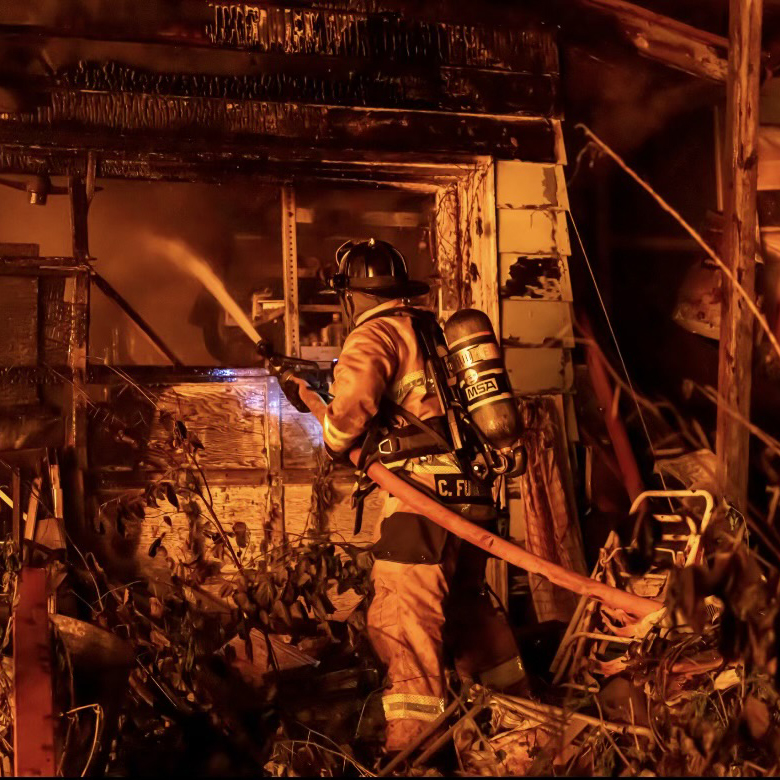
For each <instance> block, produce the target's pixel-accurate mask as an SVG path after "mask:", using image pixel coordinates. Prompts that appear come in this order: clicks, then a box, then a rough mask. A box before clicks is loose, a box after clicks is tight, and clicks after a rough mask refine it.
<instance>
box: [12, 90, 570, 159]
mask: <svg viewBox="0 0 780 780" xmlns="http://www.w3.org/2000/svg"><path fill="white" fill-rule="evenodd" d="M91 133H95V134H99V135H102V136H103V139H101V140H108V141H109V142H110V137H111V135H112V134H116V133H122V134H123V137H121V138H120V137H118V136H114V137H115V141H114V144H115V145H114V148H116V149H120V148H127V146H128V143H129V140H130V137H131V136H135V137H136V139H137V140H139V141H140V143H141V144H142V145H145V146H146V150H147V152H148V153H149V154H154V153H156V151H157V150H158V149H159V148H160V145H161V137H162V136H167V137H168V138H169V139H173V140H175V142H176V146H177V148H179V149H185V148H187V147H189V148H190V149H192V150H193V151H195V152H197V151H198V150H199V151H208V150H209V149H210V148H211V149H213V148H215V147H217V146H221V145H222V144H224V143H232V144H234V145H236V146H243V147H244V149H245V150H249V149H254V150H255V151H256V152H257V151H258V149H264V150H267V149H273V148H276V149H279V148H280V147H283V146H284V145H290V144H291V143H293V144H298V145H302V146H309V147H311V146H313V147H316V148H318V149H324V150H354V151H358V152H359V151H375V152H405V151H407V150H409V149H414V150H416V151H417V152H418V153H423V152H425V153H441V154H445V153H453V154H471V155H475V154H477V155H478V154H492V155H495V156H497V157H500V158H507V159H514V158H521V159H523V160H527V161H531V162H553V161H554V160H555V130H554V125H553V122H551V121H549V120H546V119H543V118H534V117H514V116H489V115H488V116H486V115H479V114H466V113H454V112H438V111H409V110H393V109H373V108H371V109H366V108H342V107H337V106H320V105H312V104H301V103H291V102H286V103H281V102H267V101H231V100H225V99H222V98H185V97H166V96H163V95H147V94H140V93H122V92H120V93H116V92H111V93H101V92H82V91H77V90H64V89H58V90H55V91H53V92H52V95H51V105H50V106H48V107H46V108H43V109H39V110H37V111H36V112H34V113H31V114H27V115H17V116H14V117H13V118H12V119H11V120H9V121H2V119H0V144H2V143H12V144H14V143H15V144H23V145H27V146H33V145H37V144H39V143H40V145H42V146H43V147H45V146H47V145H55V144H59V145H65V146H72V147H73V148H82V149H88V148H92V147H93V146H94V142H95V139H94V138H91V137H90V134H91ZM106 136H108V138H107V139H106Z"/></svg>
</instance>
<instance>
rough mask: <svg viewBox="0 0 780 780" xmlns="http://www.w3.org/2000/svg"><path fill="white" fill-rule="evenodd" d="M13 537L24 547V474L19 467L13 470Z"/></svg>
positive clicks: (18, 544) (20, 546) (17, 543)
mask: <svg viewBox="0 0 780 780" xmlns="http://www.w3.org/2000/svg"><path fill="white" fill-rule="evenodd" d="M11 501H13V504H14V505H13V509H12V510H11V513H12V514H11V518H12V519H11V538H12V539H13V541H14V544H16V545H17V546H18V548H19V550H21V549H22V475H21V472H20V471H19V469H18V468H15V469H13V470H12V471H11Z"/></svg>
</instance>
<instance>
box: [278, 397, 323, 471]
mask: <svg viewBox="0 0 780 780" xmlns="http://www.w3.org/2000/svg"><path fill="white" fill-rule="evenodd" d="M281 408H282V467H283V468H285V469H298V468H305V469H308V468H314V467H315V466H316V459H315V456H314V452H315V450H317V449H319V448H321V447H322V426H321V425H320V424H319V422H317V418H316V417H315V416H314V415H313V414H302V413H301V412H298V411H296V410H295V408H294V407H293V406H292V404H290V402H289V401H288V400H287V399H286V398H285V397H284V396H283V395H282V398H281Z"/></svg>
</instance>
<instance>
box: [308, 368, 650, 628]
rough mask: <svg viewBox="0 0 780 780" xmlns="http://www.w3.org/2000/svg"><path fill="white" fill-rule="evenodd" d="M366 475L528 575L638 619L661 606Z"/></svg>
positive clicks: (317, 400)
mask: <svg viewBox="0 0 780 780" xmlns="http://www.w3.org/2000/svg"><path fill="white" fill-rule="evenodd" d="M298 385H299V396H300V399H301V401H303V403H304V404H305V405H306V406H307V407H308V408H309V411H311V413H312V414H313V415H314V416H315V417H316V418H317V420H318V421H319V422H320V425H322V424H323V422H324V419H325V409H326V408H327V407H326V405H325V402H324V401H323V400H322V398H321V397H320V396H319V395H318V394H317V393H316V392H315V391H314V390H312V389H311V388H309V387H307V386H306V383H305V382H304V381H303V380H298ZM359 456H360V448H358V447H356V448H355V449H353V450H352V451H351V452H350V453H349V459H350V460H351V461H352V463H353V464H355V465H356V466H357V462H358V458H359ZM366 473H367V474H368V476H369V477H370V478H371V479H372V480H373V481H374V482H376V484H377V485H378V486H379V487H380V488H382V489H383V490H386V491H387V492H388V493H390V495H392V496H395V497H396V498H397V499H399V500H400V501H403V502H404V503H405V504H408V505H409V506H411V507H413V508H414V509H415V511H417V512H419V514H421V515H424V516H425V517H427V518H428V519H429V520H431V521H432V522H434V523H436V524H437V525H440V526H441V527H442V528H444V529H446V530H447V531H449V532H450V533H452V534H455V536H458V537H460V538H461V539H463V540H464V541H466V542H469V544H473V545H474V546H475V547H479V548H480V549H482V550H485V552H487V553H490V554H491V555H494V556H496V557H497V558H501V559H503V560H505V561H507V562H508V563H511V564H512V565H513V566H517V567H518V568H521V569H524V570H525V571H527V572H530V573H531V574H538V575H539V576H541V577H544V578H545V579H547V580H549V581H550V582H552V583H553V584H554V585H558V586H560V587H562V588H566V589H567V590H570V591H573V592H574V593H579V594H580V595H582V596H589V597H591V598H594V599H596V600H597V601H600V602H602V603H603V604H605V605H606V606H609V607H612V608H614V609H621V610H623V611H624V612H627V613H628V614H630V615H634V616H635V617H639V618H643V617H645V616H646V615H649V614H650V613H652V612H656V611H657V610H659V609H661V608H662V607H663V604H662V603H661V602H659V601H654V600H652V599H646V598H642V597H641V596H635V595H634V594H633V593H627V592H625V591H622V590H618V589H617V588H613V587H611V586H609V585H605V584H604V583H602V582H597V581H596V580H592V579H590V578H589V577H585V576H583V575H582V574H577V573H576V572H573V571H570V570H569V569H566V568H564V567H563V566H559V565H558V564H555V563H552V562H550V561H547V560H545V559H544V558H540V557H539V556H537V555H534V554H533V553H530V552H528V551H527V550H524V549H523V548H522V547H519V546H518V545H516V544H513V543H512V542H509V541H507V540H506V539H502V538H501V537H500V536H497V535H496V534H493V533H490V531H486V530H485V529H484V528H480V527H479V526H478V525H476V524H474V523H471V522H469V521H468V520H466V519H464V518H463V517H461V516H460V515H459V514H457V513H455V512H453V511H452V510H450V509H447V507H445V506H443V505H442V504H440V503H439V502H438V501H435V500H434V499H432V498H430V497H429V496H427V495H425V494H424V493H422V492H421V491H419V490H416V489H415V488H414V487H412V486H411V485H410V484H408V483H407V482H405V481H404V480H402V479H401V478H400V477H397V476H396V475H395V474H393V473H392V472H391V471H390V470H389V469H387V468H386V467H385V466H383V465H382V464H381V463H378V462H375V463H373V464H372V465H371V466H369V468H368V470H367V471H366Z"/></svg>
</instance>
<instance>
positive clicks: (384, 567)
mask: <svg viewBox="0 0 780 780" xmlns="http://www.w3.org/2000/svg"><path fill="white" fill-rule="evenodd" d="M406 470H407V472H408V473H409V475H410V476H411V478H412V479H413V480H414V481H415V482H417V483H419V484H420V486H421V487H423V488H427V489H428V491H430V492H432V493H436V494H437V495H438V496H439V498H440V499H441V498H445V499H446V498H447V496H446V494H447V493H452V494H454V493H455V492H456V491H457V490H458V489H459V487H460V489H461V490H462V491H463V492H466V491H467V490H468V489H469V488H464V483H465V482H466V480H465V479H464V477H463V475H462V474H461V473H460V471H459V470H458V467H457V464H455V463H454V461H453V460H452V459H451V458H450V457H448V456H432V457H431V458H428V459H427V460H426V461H424V462H422V463H420V462H419V460H415V461H412V462H410V463H407V464H406ZM442 493H444V494H445V495H442ZM453 498H454V495H453ZM449 503H453V502H449ZM452 508H453V509H454V508H455V507H454V506H453V507H452ZM480 510H482V512H480ZM485 510H486V507H484V506H474V507H471V509H470V510H469V509H465V511H463V514H465V515H466V516H467V517H468V518H469V519H472V520H474V521H477V522H478V521H479V520H480V519H481V518H479V516H478V515H480V514H483V515H484V514H486V512H485ZM474 515H477V517H474ZM402 524H403V525H404V526H406V528H403V527H402ZM377 537H378V538H377V542H376V545H375V555H376V560H375V563H374V568H373V571H372V580H373V584H374V599H373V601H372V603H371V606H370V607H369V611H368V632H369V637H370V639H371V643H372V645H373V646H374V649H375V651H376V653H377V654H378V655H379V657H380V658H381V659H382V661H383V662H384V663H385V664H387V667H388V673H389V680H390V688H389V689H388V690H386V691H385V694H384V697H383V705H384V711H385V718H386V719H387V721H388V724H389V728H388V734H387V746H388V748H390V749H393V748H400V747H402V746H403V745H404V744H405V742H406V741H407V740H408V739H409V738H410V737H411V736H412V735H413V733H414V731H416V729H415V728H414V725H413V724H406V725H407V727H404V724H402V723H400V722H399V723H398V724H394V722H395V721H417V722H423V721H431V720H435V719H436V718H437V717H438V716H439V715H440V714H441V713H442V712H443V710H444V700H445V698H446V682H445V680H444V666H443V660H444V652H445V644H446V646H447V648H448V649H449V651H450V652H451V653H452V655H453V657H454V661H455V666H456V669H457V670H458V673H459V676H460V677H461V679H462V680H473V681H479V682H482V683H483V684H485V685H487V686H489V687H492V688H495V689H498V690H503V689H506V688H508V687H510V686H512V685H514V684H516V683H519V682H520V681H521V680H522V679H523V676H524V673H523V669H522V665H521V663H520V659H519V656H518V652H517V646H516V644H515V640H514V636H513V634H512V631H511V629H510V627H509V625H508V624H507V622H506V620H505V618H504V615H503V613H502V612H501V611H500V610H499V609H498V608H497V607H496V606H494V604H493V602H492V600H491V598H490V595H489V593H488V592H487V591H486V590H485V583H484V578H485V563H486V560H487V555H486V553H484V552H483V551H482V550H480V549H478V548H477V547H474V546H473V545H470V544H467V543H466V542H461V540H460V539H458V538H457V537H455V536H453V535H451V534H448V533H447V532H445V531H443V529H440V528H439V527H438V526H435V525H434V524H433V523H431V522H430V521H429V520H427V519H426V518H423V517H421V516H419V515H416V514H415V512H414V509H413V508H412V507H409V506H407V505H405V504H404V503H403V502H401V501H399V500H398V499H397V498H394V497H392V496H387V497H386V499H385V504H384V509H383V512H382V522H381V524H380V525H379V527H378V528H377ZM410 543H411V544H410ZM415 558H416V562H411V560H413V559H415ZM399 559H400V560H399ZM422 559H425V560H422ZM409 726H412V728H409Z"/></svg>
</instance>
